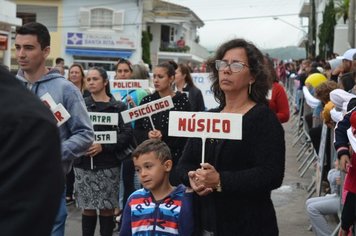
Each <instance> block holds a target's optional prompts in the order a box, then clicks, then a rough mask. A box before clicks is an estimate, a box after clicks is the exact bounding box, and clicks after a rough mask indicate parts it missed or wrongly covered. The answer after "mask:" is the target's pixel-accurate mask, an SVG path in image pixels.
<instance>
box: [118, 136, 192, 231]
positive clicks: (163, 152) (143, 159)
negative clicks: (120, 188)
mask: <svg viewBox="0 0 356 236" xmlns="http://www.w3.org/2000/svg"><path fill="white" fill-rule="evenodd" d="M132 157H133V161H134V165H135V169H136V171H137V172H138V175H139V179H140V182H141V184H142V185H143V188H142V189H139V190H137V191H135V192H134V193H133V194H132V195H131V196H130V197H129V199H128V200H127V203H126V206H125V208H124V213H123V218H122V225H121V230H120V236H127V235H148V234H149V235H155V236H160V235H185V236H189V235H192V234H193V227H194V224H193V212H192V198H193V193H192V192H191V191H188V190H187V188H186V187H185V186H184V185H182V184H181V185H179V186H177V187H174V186H172V185H171V184H170V182H169V174H170V171H171V169H172V164H173V163H172V157H171V152H170V149H169V147H168V146H167V144H165V143H164V142H162V141H160V140H157V139H148V140H146V141H144V142H143V143H141V144H140V145H139V146H137V148H136V149H135V151H133V153H132Z"/></svg>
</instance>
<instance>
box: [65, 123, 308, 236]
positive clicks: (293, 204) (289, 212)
mask: <svg viewBox="0 0 356 236" xmlns="http://www.w3.org/2000/svg"><path fill="white" fill-rule="evenodd" d="M283 127H284V130H285V140H286V170H285V177H284V181H283V185H282V187H281V188H279V189H277V190H275V191H273V192H272V199H273V202H274V205H275V209H276V212H277V220H278V226H279V235H281V236H301V235H303V236H312V235H314V233H313V232H311V231H308V227H309V222H308V218H307V214H306V210H305V201H306V197H307V191H306V188H307V186H308V185H309V184H310V180H311V176H310V173H307V174H306V175H305V176H304V178H300V177H299V172H298V166H299V164H300V163H298V162H297V160H296V155H297V152H298V145H297V146H296V147H295V148H293V147H292V141H293V133H292V130H291V123H290V122H288V123H287V124H284V125H283ZM310 172H311V171H310ZM261 214H263V212H261ZM98 228H99V225H98V226H97V229H96V234H95V236H99V235H100V234H99V229H98ZM65 235H66V236H78V235H81V213H80V210H79V209H77V208H75V206H74V205H71V206H69V207H68V218H67V224H66V234H65ZM114 235H115V236H116V235H117V232H115V233H114Z"/></svg>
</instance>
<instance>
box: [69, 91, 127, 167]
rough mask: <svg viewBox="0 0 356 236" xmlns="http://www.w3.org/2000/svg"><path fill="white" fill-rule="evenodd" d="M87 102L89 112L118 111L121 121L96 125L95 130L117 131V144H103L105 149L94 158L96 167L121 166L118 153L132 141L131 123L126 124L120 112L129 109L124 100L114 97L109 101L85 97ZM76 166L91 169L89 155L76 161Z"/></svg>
mask: <svg viewBox="0 0 356 236" xmlns="http://www.w3.org/2000/svg"><path fill="white" fill-rule="evenodd" d="M85 104H86V106H87V109H88V112H107V113H118V114H119V122H118V124H117V125H115V126H108V125H94V131H117V143H116V144H101V146H102V148H103V151H102V152H101V153H99V154H98V155H97V156H95V157H94V158H93V164H94V169H108V168H112V167H117V166H120V164H121V163H120V161H119V159H118V158H117V154H118V153H120V152H122V151H123V150H124V149H125V148H126V147H127V146H128V145H129V144H130V143H131V141H132V137H133V134H132V128H131V124H130V123H127V124H125V123H124V121H123V120H122V117H121V114H120V112H122V111H124V110H126V109H127V107H126V105H125V104H124V103H123V102H120V101H116V100H115V98H114V97H112V96H111V97H110V101H109V102H108V103H103V102H100V103H98V102H95V101H94V100H93V98H92V96H89V97H86V98H85ZM74 166H75V167H76V168H81V169H87V170H88V169H90V158H88V157H87V156H83V157H80V159H79V160H78V161H76V162H75V164H74Z"/></svg>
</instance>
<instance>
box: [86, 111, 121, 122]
mask: <svg viewBox="0 0 356 236" xmlns="http://www.w3.org/2000/svg"><path fill="white" fill-rule="evenodd" d="M88 113H89V117H90V120H91V123H92V124H93V125H118V124H119V114H118V113H106V112H88Z"/></svg>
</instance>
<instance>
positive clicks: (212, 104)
mask: <svg viewBox="0 0 356 236" xmlns="http://www.w3.org/2000/svg"><path fill="white" fill-rule="evenodd" d="M191 76H192V79H193V82H194V84H195V86H197V87H198V88H199V89H200V91H201V93H202V94H203V98H204V104H205V107H206V108H207V109H211V108H216V107H218V106H219V104H218V103H217V102H216V100H215V98H214V94H213V92H212V91H211V90H210V86H211V81H210V79H209V73H192V74H191Z"/></svg>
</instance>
